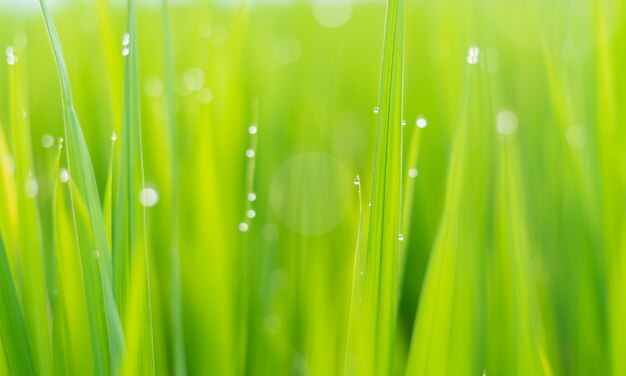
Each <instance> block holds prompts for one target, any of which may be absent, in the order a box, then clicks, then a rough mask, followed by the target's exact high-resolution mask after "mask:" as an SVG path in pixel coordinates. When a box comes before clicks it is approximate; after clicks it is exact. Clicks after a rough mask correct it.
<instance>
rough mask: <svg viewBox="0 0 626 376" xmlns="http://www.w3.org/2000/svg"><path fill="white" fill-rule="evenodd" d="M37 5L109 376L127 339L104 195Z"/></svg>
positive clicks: (98, 353) (97, 335)
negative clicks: (80, 205)
mask: <svg viewBox="0 0 626 376" xmlns="http://www.w3.org/2000/svg"><path fill="white" fill-rule="evenodd" d="M39 4H40V7H41V11H42V14H43V17H44V21H45V25H46V30H47V32H48V37H49V38H50V43H51V46H52V51H53V54H54V58H55V62H56V66H57V71H58V74H59V79H60V82H61V92H62V98H63V113H64V120H65V138H66V140H67V163H68V170H69V174H70V177H71V181H72V184H73V185H74V186H75V187H76V190H75V191H76V192H78V193H80V194H81V195H82V196H84V203H85V210H86V212H87V216H86V217H78V216H77V213H76V212H75V210H76V206H75V202H74V201H75V197H74V190H71V191H70V193H71V194H72V198H71V201H72V206H73V209H72V210H73V215H74V226H75V228H76V234H77V237H76V241H77V246H78V248H79V250H80V253H81V260H82V263H83V265H82V266H83V273H84V279H85V290H86V291H85V295H86V296H87V305H88V312H89V320H90V336H91V340H92V346H93V349H92V350H93V357H94V363H95V366H94V368H95V372H96V374H109V373H111V372H115V370H117V369H119V364H120V359H121V356H122V353H123V349H124V337H123V333H122V329H121V325H120V321H119V317H118V314H117V308H116V305H115V304H116V303H115V300H114V298H113V293H112V290H111V284H112V281H111V259H110V253H109V247H108V243H107V236H106V230H105V227H104V218H103V213H102V207H101V204H100V196H99V194H98V187H97V183H96V178H95V174H94V170H93V165H92V163H91V157H90V155H89V151H88V149H87V144H86V142H85V138H84V136H83V132H82V129H81V127H80V123H79V121H78V117H77V115H76V111H75V110H74V105H73V101H72V92H71V87H70V82H69V76H68V73H67V67H66V64H65V60H64V58H63V53H62V49H61V42H60V40H59V36H58V33H57V31H56V28H55V26H54V22H53V20H52V17H51V15H50V12H49V10H48V8H47V6H46V3H45V1H44V0H40V1H39ZM94 251H96V252H99V253H100V254H101V260H100V261H99V262H98V261H96V260H94V258H93V257H92V255H93V252H94Z"/></svg>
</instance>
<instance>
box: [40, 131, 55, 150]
mask: <svg viewBox="0 0 626 376" xmlns="http://www.w3.org/2000/svg"><path fill="white" fill-rule="evenodd" d="M52 145H54V137H52V136H50V135H49V134H44V135H43V136H41V146H43V147H44V148H46V149H49V148H51V147H52Z"/></svg>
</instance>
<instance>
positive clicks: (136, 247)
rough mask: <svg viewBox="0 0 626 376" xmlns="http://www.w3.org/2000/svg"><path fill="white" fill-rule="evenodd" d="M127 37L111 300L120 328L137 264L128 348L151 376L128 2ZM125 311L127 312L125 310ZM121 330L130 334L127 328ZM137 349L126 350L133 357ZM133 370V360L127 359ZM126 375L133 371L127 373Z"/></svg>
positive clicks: (134, 55)
mask: <svg viewBox="0 0 626 376" xmlns="http://www.w3.org/2000/svg"><path fill="white" fill-rule="evenodd" d="M127 28H128V29H127V32H126V34H124V37H123V39H122V56H125V59H126V61H125V72H124V73H125V75H124V106H123V118H122V133H121V135H120V137H121V138H122V139H121V141H122V158H121V168H120V178H119V193H118V195H117V197H116V200H117V203H116V205H115V208H116V213H115V217H114V219H115V223H114V227H113V257H114V259H115V261H114V262H115V269H114V270H115V276H116V279H115V294H116V297H117V302H118V304H119V307H120V312H121V314H122V318H123V320H122V321H123V322H124V323H125V324H129V323H130V321H129V320H130V319H131V318H133V317H136V316H135V313H134V312H130V306H131V305H130V304H129V302H128V298H129V297H130V296H132V295H134V293H133V292H132V290H133V287H132V286H130V285H129V284H130V283H131V282H132V281H138V280H139V279H138V278H136V277H134V276H133V275H132V272H133V271H134V270H139V269H138V268H137V267H135V266H134V265H133V264H134V263H140V264H142V265H143V266H142V268H143V271H142V275H143V279H145V280H144V281H143V282H142V286H144V287H145V291H144V293H145V294H146V297H145V300H144V299H142V301H145V305H144V306H142V307H137V306H136V305H133V307H136V309H140V310H142V311H143V314H142V315H141V316H142V319H141V320H140V321H139V322H137V323H136V324H137V325H140V326H142V328H143V330H142V332H141V333H142V334H141V339H140V340H138V341H137V342H135V343H128V347H129V348H130V347H131V346H133V347H137V349H140V350H141V351H140V352H141V356H142V359H143V360H142V361H141V362H139V364H141V365H145V363H147V364H148V369H144V371H145V372H146V373H148V374H153V373H154V372H155V358H154V334H153V322H152V301H151V291H150V290H151V289H150V262H149V257H148V247H147V243H146V221H145V218H146V208H145V206H144V205H142V204H141V203H140V199H141V197H142V195H143V194H144V189H145V186H144V185H145V184H144V172H143V155H142V146H141V120H140V119H141V116H140V103H139V94H140V93H139V55H138V51H137V48H138V41H137V38H138V34H137V4H136V1H135V0H129V1H128V20H127ZM127 305H128V307H127ZM126 329H129V327H128V326H126ZM135 350H136V349H131V350H130V351H131V352H132V353H135ZM126 361H128V362H130V363H129V364H132V363H133V362H134V361H135V359H126V360H125V362H126ZM128 367H129V366H125V370H128V371H130V372H136V371H137V370H132V369H130V370H129V369H128Z"/></svg>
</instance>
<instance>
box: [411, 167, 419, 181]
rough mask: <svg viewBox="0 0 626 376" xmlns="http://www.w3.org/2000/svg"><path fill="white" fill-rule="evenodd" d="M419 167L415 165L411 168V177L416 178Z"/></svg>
mask: <svg viewBox="0 0 626 376" xmlns="http://www.w3.org/2000/svg"><path fill="white" fill-rule="evenodd" d="M417 174H418V172H417V169H416V168H415V167H413V168H410V169H409V177H410V178H413V179H415V178H416V177H417Z"/></svg>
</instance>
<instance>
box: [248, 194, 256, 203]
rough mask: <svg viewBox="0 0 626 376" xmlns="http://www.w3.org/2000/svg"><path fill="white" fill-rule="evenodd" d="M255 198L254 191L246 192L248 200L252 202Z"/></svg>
mask: <svg viewBox="0 0 626 376" xmlns="http://www.w3.org/2000/svg"><path fill="white" fill-rule="evenodd" d="M255 200H256V193H254V192H250V193H248V201H250V202H252V201H255Z"/></svg>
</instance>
